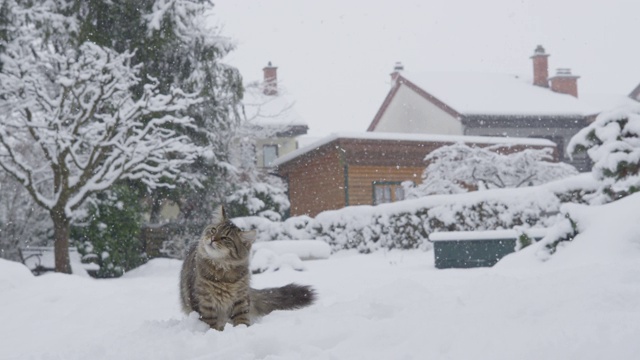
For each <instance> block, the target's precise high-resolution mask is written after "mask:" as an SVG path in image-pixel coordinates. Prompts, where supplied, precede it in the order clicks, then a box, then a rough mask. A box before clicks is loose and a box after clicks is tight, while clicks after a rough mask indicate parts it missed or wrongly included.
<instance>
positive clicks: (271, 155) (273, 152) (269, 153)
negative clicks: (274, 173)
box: [262, 145, 278, 166]
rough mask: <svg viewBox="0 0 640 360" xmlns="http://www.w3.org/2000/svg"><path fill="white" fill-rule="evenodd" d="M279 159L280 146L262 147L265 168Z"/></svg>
mask: <svg viewBox="0 0 640 360" xmlns="http://www.w3.org/2000/svg"><path fill="white" fill-rule="evenodd" d="M277 158H278V145H264V146H263V147H262V159H263V161H264V166H271V164H272V163H273V162H274V161H275V160H276V159H277Z"/></svg>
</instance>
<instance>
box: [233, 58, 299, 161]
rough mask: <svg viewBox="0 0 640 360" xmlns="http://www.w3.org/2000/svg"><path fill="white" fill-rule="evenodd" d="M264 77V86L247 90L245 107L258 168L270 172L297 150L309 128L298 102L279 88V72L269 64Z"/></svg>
mask: <svg viewBox="0 0 640 360" xmlns="http://www.w3.org/2000/svg"><path fill="white" fill-rule="evenodd" d="M263 73H264V79H263V81H262V82H254V83H250V84H247V85H246V86H245V94H244V98H243V101H242V103H243V108H244V115H245V118H246V120H247V123H248V127H247V129H246V130H247V131H248V132H249V134H248V135H250V136H251V137H252V138H255V144H254V146H255V151H256V159H257V165H258V167H261V168H264V167H267V168H268V167H270V166H271V164H272V163H273V161H274V160H275V159H277V158H278V157H280V156H282V155H285V154H287V153H289V152H291V151H294V150H296V149H297V148H298V142H297V140H296V137H298V136H300V135H304V134H306V133H307V131H308V129H309V127H308V125H307V123H306V122H305V121H304V120H303V119H302V117H301V116H300V115H298V113H297V112H296V111H295V101H294V100H293V99H292V98H291V97H290V96H289V94H287V92H286V90H285V89H282V88H281V87H279V86H278V85H279V84H278V68H277V67H276V66H273V65H272V64H271V62H269V64H268V65H267V66H266V67H264V68H263ZM256 135H257V136H256Z"/></svg>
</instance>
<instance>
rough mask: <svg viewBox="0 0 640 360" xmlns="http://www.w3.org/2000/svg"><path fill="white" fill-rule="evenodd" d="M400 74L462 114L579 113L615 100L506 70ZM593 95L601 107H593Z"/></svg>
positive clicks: (591, 110)
mask: <svg viewBox="0 0 640 360" xmlns="http://www.w3.org/2000/svg"><path fill="white" fill-rule="evenodd" d="M402 77H403V78H405V79H407V80H409V81H410V82H412V83H414V84H415V85H417V86H418V87H420V88H421V89H423V90H424V91H426V92H427V93H429V94H431V95H432V96H435V97H436V98H437V99H438V100H440V101H442V102H444V103H445V104H447V105H448V106H450V107H451V108H452V109H453V110H455V111H457V112H458V113H460V114H463V115H522V116H527V115H532V116H545V115H546V116H564V117H576V116H578V117H579V116H585V115H590V114H595V113H599V112H600V111H602V110H604V109H607V107H606V106H610V105H611V104H612V103H615V102H617V101H619V99H618V98H616V99H612V100H608V99H609V97H604V96H603V98H599V97H597V96H596V95H591V96H590V99H591V101H582V100H581V99H579V98H575V97H573V96H571V95H565V94H560V93H556V92H553V91H551V90H550V89H548V88H543V87H540V86H534V85H532V83H533V81H532V80H531V79H530V78H529V77H526V76H518V75H509V74H498V73H471V72H468V73H466V72H415V73H414V72H404V71H403V72H402ZM620 97H622V96H620ZM593 99H598V104H599V105H600V106H605V107H603V108H598V107H595V106H594V104H593V102H592V101H593Z"/></svg>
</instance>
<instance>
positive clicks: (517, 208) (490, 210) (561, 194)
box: [234, 174, 597, 252]
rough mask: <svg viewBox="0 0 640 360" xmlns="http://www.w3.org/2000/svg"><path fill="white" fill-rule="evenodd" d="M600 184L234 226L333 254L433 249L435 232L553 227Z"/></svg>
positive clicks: (568, 183) (576, 180) (584, 179)
mask: <svg viewBox="0 0 640 360" xmlns="http://www.w3.org/2000/svg"><path fill="white" fill-rule="evenodd" d="M596 186H597V184H596V182H595V181H594V180H593V179H592V178H591V176H590V175H588V174H584V175H578V176H575V177H572V178H568V179H565V180H562V181H557V182H552V183H549V184H545V185H541V186H534V187H527V188H521V189H495V190H487V191H477V192H472V193H467V194H459V195H434V196H426V197H423V198H419V199H413V200H406V201H401V202H396V203H391V204H383V205H378V206H351V207H347V208H344V209H340V210H333V211H325V212H323V213H320V214H318V216H317V217H316V218H315V219H313V218H310V217H307V216H300V217H292V218H289V219H287V220H286V221H284V222H273V221H269V220H267V219H264V218H259V217H246V218H236V219H234V222H235V223H236V224H237V225H238V226H240V227H242V228H247V229H256V230H257V232H258V240H259V241H269V240H276V239H320V240H324V241H325V242H327V243H329V244H330V245H331V246H332V248H333V250H334V251H336V250H341V249H358V250H359V251H360V252H370V251H374V250H376V249H380V248H385V249H393V248H400V249H413V248H425V249H426V248H430V247H431V244H430V242H429V241H428V239H429V234H430V233H432V232H435V231H471V230H496V229H509V228H513V227H514V226H522V227H525V228H526V227H533V226H536V227H544V226H550V225H552V224H554V223H556V222H557V221H559V220H561V219H562V217H561V216H560V215H559V210H560V206H561V204H562V203H563V202H565V201H576V202H583V201H582V198H583V197H584V196H585V195H587V194H589V193H590V192H593V190H594V189H595V188H596Z"/></svg>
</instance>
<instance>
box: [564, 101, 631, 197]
mask: <svg viewBox="0 0 640 360" xmlns="http://www.w3.org/2000/svg"><path fill="white" fill-rule="evenodd" d="M568 150H569V153H572V154H576V153H579V152H583V151H586V152H587V154H588V155H589V157H590V158H591V160H592V161H593V170H592V173H593V176H594V177H595V178H596V179H597V180H598V181H599V182H600V187H599V189H598V191H597V192H596V194H595V195H594V196H593V197H592V198H590V202H591V203H592V204H604V203H607V202H611V201H614V200H617V199H620V198H622V197H624V196H627V195H629V194H632V193H634V192H636V191H638V190H640V105H635V106H628V107H624V108H619V109H616V110H613V111H608V112H603V113H601V114H600V115H598V117H597V118H596V120H595V121H594V122H593V123H591V124H590V125H589V126H587V127H585V128H584V129H582V130H581V131H579V132H578V133H577V134H576V135H575V136H574V137H573V138H572V139H571V142H569V146H568Z"/></svg>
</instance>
